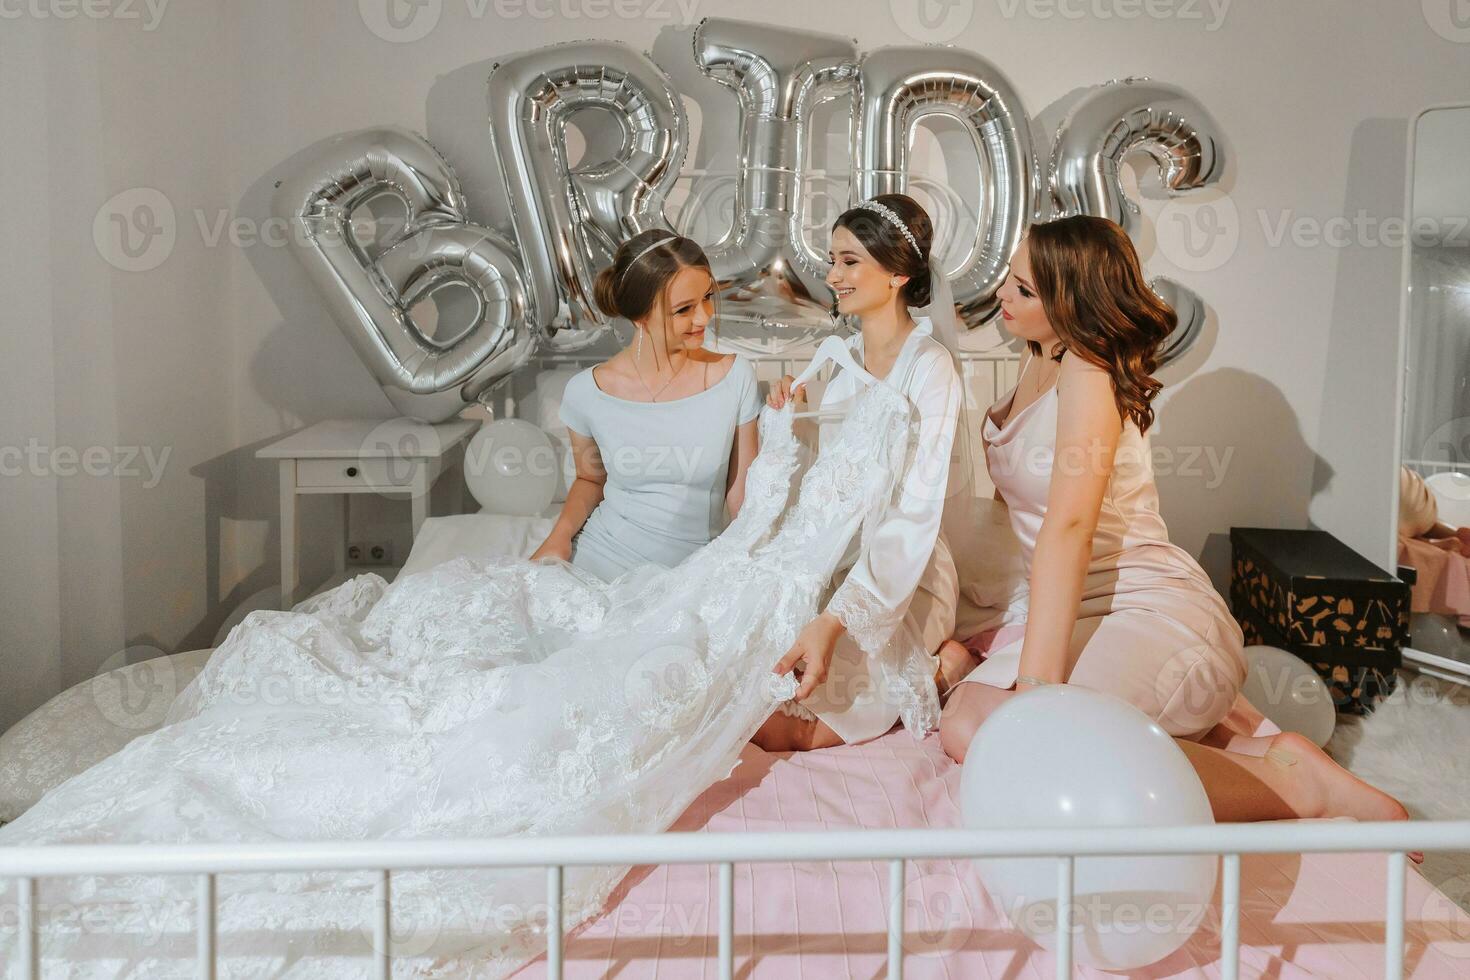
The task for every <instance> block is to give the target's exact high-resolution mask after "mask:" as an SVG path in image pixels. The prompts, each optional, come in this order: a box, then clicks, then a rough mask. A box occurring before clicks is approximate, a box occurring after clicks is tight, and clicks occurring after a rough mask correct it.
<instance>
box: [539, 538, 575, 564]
mask: <svg viewBox="0 0 1470 980" xmlns="http://www.w3.org/2000/svg"><path fill="white" fill-rule="evenodd" d="M538 558H560V559H561V560H562V561H566V562H569V561H571V560H572V543H571V542H570V541H564V540H561V539H560V538H557V537H556V536H555V535H553V536H552V537H549V538H547V539H546V540H545V541H543V542H541V547H539V548H537V549H536V551H535V553H534V554H532V555H531V560H532V561H535V560H536V559H538Z"/></svg>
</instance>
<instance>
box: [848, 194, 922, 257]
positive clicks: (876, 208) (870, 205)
mask: <svg viewBox="0 0 1470 980" xmlns="http://www.w3.org/2000/svg"><path fill="white" fill-rule="evenodd" d="M853 206H854V207H857V208H862V209H863V210H864V211H872V212H873V213H874V214H878V215H881V216H882V217H883V218H884V220H886V221H887V222H888V223H889V224H891V225H892V226H893V227H895V228H897V229H898V230H899V231H900V232H902V233H903V237H904V238H906V239H908V243H909V244H910V245H912V246H913V247H914V251H915V252H917V253H918V255H919V258H921V259H922V258H923V257H924V250H923V249H922V248H920V247H919V240H918V239H917V238H915V237H914V233H913V232H911V231H909V226H908V225H906V224H904V221H903V219H902V218H900V217H899V216H898V213H897V212H896V211H894V210H893V209H892V208H890V207H889V206H888V205H886V204H882V203H880V202H878V201H859V202H858V203H857V204H855V205H853Z"/></svg>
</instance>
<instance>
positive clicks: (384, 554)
mask: <svg viewBox="0 0 1470 980" xmlns="http://www.w3.org/2000/svg"><path fill="white" fill-rule="evenodd" d="M347 563H348V564H349V565H391V564H393V545H392V543H391V542H388V541H354V542H352V543H351V544H349V545H348V546H347Z"/></svg>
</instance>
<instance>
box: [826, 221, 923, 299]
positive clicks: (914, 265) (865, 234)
mask: <svg viewBox="0 0 1470 980" xmlns="http://www.w3.org/2000/svg"><path fill="white" fill-rule="evenodd" d="M872 200H873V202H874V203H876V204H881V205H883V206H884V207H886V208H888V210H890V211H892V212H893V213H894V214H896V215H898V218H899V220H900V221H902V222H903V224H904V227H906V228H907V229H908V231H909V234H910V235H913V236H914V241H915V242H917V243H918V245H919V247H918V248H915V247H914V245H913V243H911V242H910V241H909V240H908V238H907V237H906V236H905V235H904V233H903V231H902V230H900V229H899V228H898V227H897V226H896V225H894V223H893V222H891V221H889V220H888V219H887V218H886V217H884V216H883V215H882V214H880V213H879V212H877V211H874V210H872V209H871V208H864V207H855V208H848V209H847V210H846V211H844V212H842V213H841V214H840V215H838V216H837V220H836V221H834V222H832V229H833V230H834V231H835V230H837V229H838V228H846V229H847V230H848V231H850V232H852V235H853V237H854V238H856V239H857V240H858V241H859V242H861V243H862V245H863V248H865V249H867V250H868V254H869V255H871V256H872V257H873V261H875V262H877V263H878V264H879V265H881V266H882V267H883V268H884V269H886V270H887V271H888V272H890V273H892V274H893V275H895V276H908V277H909V281H908V282H906V283H904V284H903V288H902V289H901V290H899V296H900V297H902V299H903V302H904V304H905V305H907V306H928V305H929V292H930V289H931V284H930V282H929V249H930V248H931V247H932V245H933V243H934V223H933V222H932V221H930V220H929V214H928V212H926V211H925V210H924V209H923V208H922V207H920V206H919V202H918V201H915V200H914V199H913V198H911V197H909V196H908V195H907V194H879V195H878V196H877V197H875V198H873V199H872Z"/></svg>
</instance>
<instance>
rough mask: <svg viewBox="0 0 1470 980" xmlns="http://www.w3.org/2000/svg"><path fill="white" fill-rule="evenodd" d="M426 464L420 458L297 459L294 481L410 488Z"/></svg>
mask: <svg viewBox="0 0 1470 980" xmlns="http://www.w3.org/2000/svg"><path fill="white" fill-rule="evenodd" d="M427 465H428V461H427V460H422V459H298V460H297V461H296V485H297V486H298V487H365V488H376V489H383V488H395V487H402V488H403V489H409V488H411V487H412V486H413V482H414V477H415V476H416V475H418V473H419V472H420V471H422V470H423V468H424V467H425V466H427Z"/></svg>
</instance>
